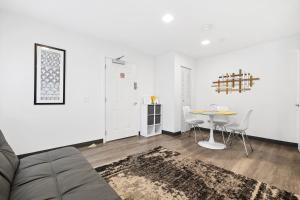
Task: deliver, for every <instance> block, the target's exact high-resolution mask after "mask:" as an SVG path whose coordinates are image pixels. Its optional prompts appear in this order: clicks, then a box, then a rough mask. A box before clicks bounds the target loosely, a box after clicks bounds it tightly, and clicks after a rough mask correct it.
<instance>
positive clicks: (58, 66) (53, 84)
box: [34, 44, 66, 105]
mask: <svg viewBox="0 0 300 200" xmlns="http://www.w3.org/2000/svg"><path fill="white" fill-rule="evenodd" d="M65 63H66V51H65V50H63V49H58V48H55V47H50V46H46V45H42V44H34V104H35V105H54V104H65Z"/></svg>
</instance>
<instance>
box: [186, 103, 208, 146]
mask: <svg viewBox="0 0 300 200" xmlns="http://www.w3.org/2000/svg"><path fill="white" fill-rule="evenodd" d="M182 111H183V118H184V122H185V123H187V124H188V125H189V126H190V128H191V129H193V132H194V134H195V142H196V143H197V132H196V128H199V130H200V124H203V123H204V121H203V120H200V119H198V118H197V117H196V116H194V115H193V114H192V113H191V108H190V107H189V106H183V107H182Z"/></svg>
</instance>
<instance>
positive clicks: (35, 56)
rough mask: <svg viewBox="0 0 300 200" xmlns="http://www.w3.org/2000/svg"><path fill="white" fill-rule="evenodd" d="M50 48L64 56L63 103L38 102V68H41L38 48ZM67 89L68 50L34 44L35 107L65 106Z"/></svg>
mask: <svg viewBox="0 0 300 200" xmlns="http://www.w3.org/2000/svg"><path fill="white" fill-rule="evenodd" d="M43 47H44V48H48V49H50V50H51V49H52V50H55V51H59V52H61V53H62V55H63V62H62V68H63V69H62V73H63V75H62V79H63V80H61V82H62V84H63V87H62V90H61V91H62V95H61V97H62V101H61V102H51V101H49V102H39V100H38V91H37V87H38V84H40V83H38V78H37V76H38V67H40V66H39V65H38V48H43ZM65 88H66V50H64V49H60V48H56V47H52V46H48V45H43V44H39V43H35V44H34V105H65V102H66V100H65Z"/></svg>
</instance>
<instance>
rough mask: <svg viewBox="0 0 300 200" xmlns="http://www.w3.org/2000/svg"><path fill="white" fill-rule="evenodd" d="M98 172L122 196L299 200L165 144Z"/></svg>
mask: <svg viewBox="0 0 300 200" xmlns="http://www.w3.org/2000/svg"><path fill="white" fill-rule="evenodd" d="M96 171H98V172H99V174H100V175H101V176H102V177H104V179H105V180H106V181H107V182H108V183H109V185H110V186H111V187H112V188H113V189H114V190H115V191H116V192H117V193H118V195H119V196H120V197H121V198H122V199H131V200H140V199H147V200H157V199H273V200H284V199H294V200H297V199H300V196H299V195H296V194H293V193H290V192H287V191H285V190H281V189H279V188H277V187H274V186H271V185H269V184H266V183H263V182H260V181H257V180H255V179H251V178H248V177H245V176H242V175H239V174H236V173H234V172H232V171H229V170H226V169H223V168H220V167H217V166H215V165H211V164H207V163H205V162H202V161H200V160H192V159H189V158H186V157H183V156H181V155H180V153H177V152H174V151H170V150H167V149H165V148H163V147H156V148H154V149H152V150H150V151H148V152H145V153H140V154H136V155H131V156H128V157H127V158H125V159H123V160H120V161H117V162H113V163H111V164H108V165H104V166H101V167H98V168H96Z"/></svg>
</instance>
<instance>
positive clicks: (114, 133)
mask: <svg viewBox="0 0 300 200" xmlns="http://www.w3.org/2000/svg"><path fill="white" fill-rule="evenodd" d="M135 71H136V70H135V66H133V65H130V64H125V65H120V64H115V63H112V62H111V61H110V62H108V63H106V76H105V77H106V78H105V79H106V81H105V82H106V91H105V93H106V100H105V101H106V104H105V106H106V107H105V115H106V123H105V124H106V133H105V135H106V137H105V141H111V140H116V139H121V138H125V137H130V136H134V135H138V117H139V115H138V114H139V112H138V110H139V109H138V101H137V88H136V85H135V84H136V82H135Z"/></svg>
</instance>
